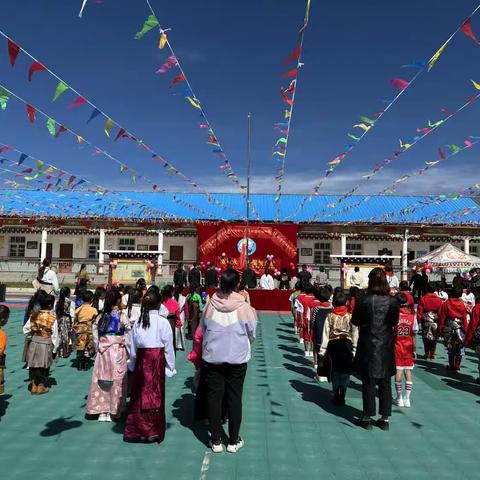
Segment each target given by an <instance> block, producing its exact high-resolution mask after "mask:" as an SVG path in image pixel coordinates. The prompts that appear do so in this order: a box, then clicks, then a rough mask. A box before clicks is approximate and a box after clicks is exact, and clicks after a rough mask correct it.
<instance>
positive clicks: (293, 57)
mask: <svg viewBox="0 0 480 480" xmlns="http://www.w3.org/2000/svg"><path fill="white" fill-rule="evenodd" d="M300 53H302V49H301V47H300V45H298V46H297V48H296V49H295V50H294V51H293V52H292V53H291V55H290V56H289V57H288V58H287V59H286V60H285V61H284V62H283V63H282V67H284V66H285V65H288V64H289V63H290V62H293V61H294V60H296V59H297V58H298V57H299V56H300Z"/></svg>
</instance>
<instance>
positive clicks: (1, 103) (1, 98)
mask: <svg viewBox="0 0 480 480" xmlns="http://www.w3.org/2000/svg"><path fill="white" fill-rule="evenodd" d="M152 28H153V27H152ZM0 35H1V36H3V37H4V38H5V39H6V40H7V49H8V54H9V59H10V64H11V65H12V67H14V66H15V64H16V61H17V57H18V55H19V54H20V52H22V53H23V54H25V55H26V56H27V57H29V58H30V59H31V60H32V62H33V63H32V65H31V67H30V69H29V73H28V77H29V79H30V80H33V78H34V76H33V75H34V74H35V72H41V71H45V72H47V73H49V74H50V75H51V76H52V77H53V78H54V79H55V80H56V81H57V82H58V83H57V86H56V88H55V91H54V94H53V98H52V102H56V101H57V100H59V99H60V98H61V97H62V98H63V95H64V94H66V93H67V92H71V93H72V94H73V95H74V100H73V101H69V103H68V105H67V109H70V110H72V109H77V108H79V107H82V106H86V107H88V108H89V109H90V112H89V116H88V119H87V124H88V123H90V122H92V121H94V120H96V119H98V118H103V126H102V128H103V132H104V134H105V136H106V137H107V138H109V139H113V141H114V142H117V141H119V140H121V139H127V140H130V141H133V142H134V143H135V144H136V145H137V146H138V147H139V148H140V150H141V151H142V152H147V153H149V154H150V155H151V158H152V159H153V160H155V161H157V162H158V161H160V162H162V164H163V167H164V171H165V172H166V173H168V174H170V175H173V176H176V177H177V178H179V179H181V180H182V181H184V182H186V183H187V184H189V185H190V186H191V187H193V188H194V189H196V190H197V191H199V192H200V193H202V194H204V195H206V197H207V201H208V202H209V203H211V204H214V205H216V206H218V207H219V208H222V209H223V210H225V211H229V212H230V213H233V214H235V216H237V217H239V218H241V215H240V214H239V213H238V212H234V211H232V210H231V209H229V208H228V207H226V206H225V205H224V204H222V203H221V202H220V201H218V199H216V198H215V197H214V196H213V195H211V194H209V193H208V192H207V191H206V190H204V189H202V188H201V187H200V186H199V184H198V183H197V182H195V181H194V180H193V179H191V178H189V177H188V176H186V175H185V174H183V173H182V172H181V171H180V170H179V169H178V168H176V166H175V165H173V164H172V163H171V162H170V161H167V160H165V158H164V156H162V155H159V154H158V153H157V152H155V151H154V150H153V149H152V148H151V147H150V146H149V145H147V144H146V143H145V142H144V141H143V140H141V139H139V138H138V137H137V136H135V135H133V134H132V133H130V132H129V131H128V130H127V128H125V127H123V126H122V125H120V124H119V123H118V122H116V121H115V120H114V119H113V118H111V116H110V115H108V114H107V113H105V112H104V111H103V110H102V109H100V108H99V107H98V106H96V105H95V104H94V103H93V102H91V101H90V100H89V99H88V98H87V97H86V96H85V95H82V94H81V93H80V92H78V91H77V90H76V89H75V88H74V87H73V86H71V85H70V84H68V83H67V82H66V81H65V80H63V79H62V78H60V77H59V76H58V75H57V74H56V73H55V72H53V71H52V70H51V69H50V68H49V67H47V66H45V65H44V64H42V63H41V62H40V61H39V60H38V59H36V58H35V57H34V56H33V55H32V54H31V53H30V52H28V51H27V50H25V49H24V48H23V47H21V46H20V45H18V43H16V42H15V41H14V40H12V39H11V38H10V37H9V36H8V35H7V34H6V33H5V32H3V31H2V30H0ZM10 96H11V93H9V91H8V90H6V89H4V88H2V87H1V86H0V109H1V110H6V108H7V105H8V100H9V98H10ZM26 109H27V115H28V119H29V121H30V122H31V123H34V122H35V120H36V113H37V110H36V108H35V107H34V106H32V105H28V104H27V105H26ZM46 127H47V129H48V132H49V133H50V134H51V135H52V137H54V138H58V137H59V136H60V135H61V134H63V133H65V131H66V129H65V127H64V126H63V125H61V124H60V123H58V122H57V121H55V120H54V119H52V118H48V119H47V123H46ZM114 127H115V128H116V129H117V131H116V133H114V132H112V130H113V128H114ZM78 140H79V143H83V142H82V140H84V139H83V137H81V136H79V137H78ZM86 143H87V142H86ZM96 151H97V154H101V153H103V154H105V155H106V152H104V151H102V149H99V148H96ZM107 156H108V155H107ZM109 158H110V159H113V157H111V156H110V157H109ZM117 163H119V165H120V173H122V174H127V172H128V174H129V175H130V179H131V182H132V184H135V183H136V181H137V179H140V180H145V177H143V176H138V175H137V172H136V171H135V170H134V169H131V168H129V167H128V165H126V164H124V163H123V162H120V161H117ZM147 183H149V184H150V185H151V188H152V189H153V190H154V191H156V192H161V191H165V190H163V189H161V188H160V187H159V185H158V184H157V183H156V182H151V181H150V182H147ZM191 207H192V208H191V209H193V205H192V206H191Z"/></svg>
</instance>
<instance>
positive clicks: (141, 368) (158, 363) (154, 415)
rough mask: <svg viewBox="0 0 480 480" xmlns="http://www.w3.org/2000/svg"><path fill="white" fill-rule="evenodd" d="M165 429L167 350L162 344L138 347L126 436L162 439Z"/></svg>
mask: <svg viewBox="0 0 480 480" xmlns="http://www.w3.org/2000/svg"><path fill="white" fill-rule="evenodd" d="M165 429H166V423H165V354H164V352H163V348H139V349H138V350H137V360H136V363H135V370H134V372H133V375H132V391H131V395H130V404H129V406H128V415H127V421H126V424H125V431H124V433H123V439H124V440H125V441H127V442H147V441H157V442H159V443H160V442H161V441H163V439H164V438H165Z"/></svg>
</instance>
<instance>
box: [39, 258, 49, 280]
mask: <svg viewBox="0 0 480 480" xmlns="http://www.w3.org/2000/svg"><path fill="white" fill-rule="evenodd" d="M49 266H50V260H49V259H48V258H46V259H45V260H44V261H43V262H42V266H41V267H40V268H39V269H38V275H37V279H38V280H41V279H42V278H43V275H44V274H45V270H46V269H47V268H48V267H49Z"/></svg>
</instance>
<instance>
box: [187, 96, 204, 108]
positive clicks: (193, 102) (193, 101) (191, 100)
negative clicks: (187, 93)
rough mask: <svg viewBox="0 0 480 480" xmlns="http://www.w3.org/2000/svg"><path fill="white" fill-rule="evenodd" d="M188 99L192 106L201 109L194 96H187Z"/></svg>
mask: <svg viewBox="0 0 480 480" xmlns="http://www.w3.org/2000/svg"><path fill="white" fill-rule="evenodd" d="M186 99H187V100H188V101H189V102H190V104H191V105H192V107H195V108H198V109H199V110H200V108H201V107H200V104H199V103H198V102H196V101H195V100H194V99H193V98H192V97H186Z"/></svg>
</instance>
